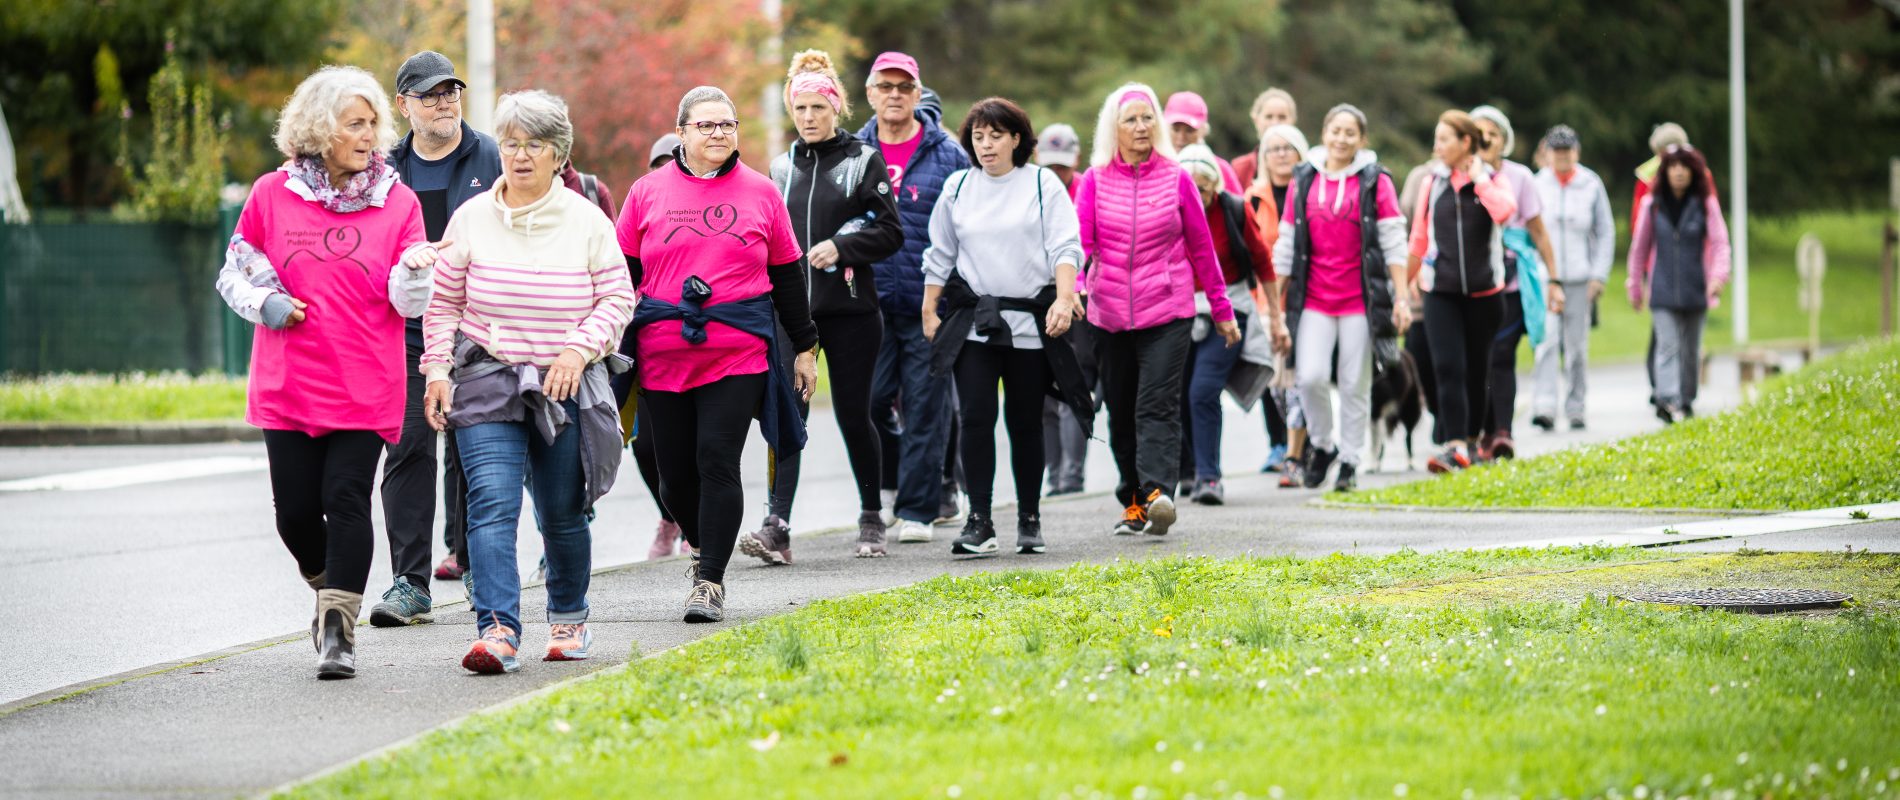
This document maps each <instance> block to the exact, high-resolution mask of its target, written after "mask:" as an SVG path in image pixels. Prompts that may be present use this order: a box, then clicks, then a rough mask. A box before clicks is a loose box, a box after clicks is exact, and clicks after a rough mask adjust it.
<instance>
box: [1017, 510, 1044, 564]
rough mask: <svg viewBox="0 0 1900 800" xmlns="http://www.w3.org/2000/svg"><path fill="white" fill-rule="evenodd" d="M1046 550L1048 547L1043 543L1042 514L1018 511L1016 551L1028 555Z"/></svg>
mask: <svg viewBox="0 0 1900 800" xmlns="http://www.w3.org/2000/svg"><path fill="white" fill-rule="evenodd" d="M1046 550H1047V547H1046V546H1044V545H1043V543H1042V515H1041V514H1022V513H1018V514H1017V515H1016V553H1017V554H1018V555H1025V556H1027V555H1034V554H1036V553H1042V552H1045V551H1046Z"/></svg>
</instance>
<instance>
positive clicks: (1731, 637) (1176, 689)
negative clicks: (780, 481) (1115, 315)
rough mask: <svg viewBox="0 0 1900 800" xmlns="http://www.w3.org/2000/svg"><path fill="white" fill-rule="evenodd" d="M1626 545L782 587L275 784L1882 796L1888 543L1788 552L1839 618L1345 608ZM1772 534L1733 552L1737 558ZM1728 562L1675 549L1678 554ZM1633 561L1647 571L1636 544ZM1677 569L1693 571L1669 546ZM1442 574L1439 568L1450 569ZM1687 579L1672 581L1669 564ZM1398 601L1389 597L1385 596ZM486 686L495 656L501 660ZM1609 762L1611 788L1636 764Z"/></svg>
mask: <svg viewBox="0 0 1900 800" xmlns="http://www.w3.org/2000/svg"><path fill="white" fill-rule="evenodd" d="M1654 558H1655V556H1654V554H1651V553H1645V552H1639V551H1632V550H1618V549H1609V548H1588V549H1579V550H1547V551H1516V552H1506V553H1447V554H1435V555H1429V556H1420V555H1416V554H1410V553H1407V554H1400V555H1395V556H1387V557H1367V556H1345V555H1337V556H1331V557H1327V558H1322V559H1317V560H1306V561H1300V560H1294V559H1290V558H1281V559H1233V560H1214V559H1171V560H1165V561H1151V562H1133V563H1128V562H1124V563H1117V564H1115V565H1112V566H1077V567H1072V568H1069V569H1065V570H1060V571H1051V572H1011V573H995V574H985V575H979V576H974V577H969V578H949V577H945V578H938V579H934V580H931V581H928V582H925V583H923V584H919V585H916V586H913V587H910V588H906V589H902V590H898V591H894V592H889V593H883V594H876V595H863V596H857V597H850V598H843V599H838V600H829V601H823V602H819V603H814V604H812V605H811V606H809V607H807V608H805V609H803V610H800V611H798V612H795V613H791V614H788V615H785V616H782V617H777V618H774V619H770V620H767V621H764V622H760V623H757V624H753V625H748V626H745V627H741V628H737V629H734V630H730V631H725V632H722V633H720V634H717V635H715V636H713V637H711V638H709V639H707V640H704V641H701V642H699V643H696V644H693V645H691V646H689V647H687V648H685V649H682V650H679V651H674V652H670V653H667V654H665V655H663V656H660V657H658V658H654V659H650V660H647V661H642V662H638V663H635V664H632V665H630V666H629V667H628V668H627V669H625V670H623V671H619V672H616V673H612V674H609V675H606V676H604V677H602V678H599V679H597V680H592V681H588V682H584V683H580V684H577V685H574V686H570V687H566V688H564V689H561V690H557V691H555V692H553V693H551V694H549V695H547V696H544V697H541V698H537V699H536V700H534V701H532V702H530V703H526V704H523V705H519V706H514V707H511V708H508V709H505V710H502V711H498V712H496V713H492V714H486V715H481V716H478V717H475V718H472V719H470V720H468V721H466V723H465V724H462V725H459V726H457V727H455V728H452V729H449V730H445V731H440V732H437V733H434V734H431V735H429V736H427V737H425V738H424V739H422V740H421V741H419V742H418V743H416V744H414V745H412V746H410V747H407V748H403V749H401V750H399V751H396V752H393V753H390V754H387V755H385V756H381V757H378V758H376V759H373V760H370V761H367V762H364V763H361V764H358V765H355V766H353V767H351V768H348V769H346V770H344V771H342V772H340V773H337V774H335V775H332V776H330V777H327V778H325V779H323V780H321V781H318V782H315V783H313V784H310V785H306V786H303V787H299V788H298V789H296V790H294V791H293V792H291V795H292V796H296V797H388V798H409V797H447V796H458V795H481V796H491V797H505V796H528V795H537V796H560V795H571V794H575V793H578V794H581V795H586V796H604V797H629V798H645V797H813V798H831V797H952V798H955V797H971V798H975V797H1012V798H1013V797H1045V798H1106V797H1115V798H1143V799H1144V800H1149V799H1151V798H1188V797H1206V798H1212V797H1222V798H1228V797H1236V798H1237V797H1243V796H1244V797H1251V798H1263V797H1280V796H1282V795H1284V796H1287V797H1392V796H1395V795H1397V796H1411V797H1433V798H1438V797H1459V796H1461V795H1462V796H1466V797H1473V796H1475V797H1505V796H1512V797H1518V796H1521V797H1557V796H1564V797H1574V796H1610V797H1619V796H1621V797H1645V796H1648V795H1651V794H1652V793H1653V794H1654V796H1658V797H1677V796H1680V795H1694V796H1698V797H1719V796H1725V795H1726V796H1730V797H1733V796H1737V795H1738V794H1739V795H1744V796H1749V797H1756V796H1768V795H1773V796H1775V797H1785V796H1834V797H1849V796H1888V795H1889V793H1890V791H1891V790H1892V789H1894V788H1896V787H1900V718H1897V717H1895V716H1894V715H1893V714H1892V709H1894V708H1896V707H1900V665H1897V664H1896V663H1895V661H1894V659H1893V657H1892V656H1893V653H1895V652H1897V651H1900V617H1897V616H1896V615H1895V614H1894V613H1892V612H1891V608H1892V607H1893V606H1892V603H1893V602H1894V601H1895V600H1896V594H1897V593H1900V581H1896V580H1895V578H1896V574H1897V570H1900V557H1895V556H1859V555H1857V556H1843V555H1835V554H1828V555H1821V556H1799V557H1791V558H1792V559H1795V560H1790V561H1788V562H1785V565H1786V566H1788V567H1790V568H1799V570H1801V573H1800V576H1801V579H1802V580H1803V581H1804V582H1806V584H1807V585H1815V586H1818V587H1829V586H1851V587H1853V588H1855V589H1857V590H1861V591H1862V597H1861V599H1862V601H1863V602H1864V603H1866V604H1867V605H1866V606H1863V607H1862V608H1859V609H1856V610H1850V611H1848V612H1846V613H1838V614H1828V615H1806V616H1780V617H1755V616H1746V615H1731V614H1726V613H1720V612H1688V613H1685V612H1681V611H1669V610H1661V609H1658V608H1652V607H1646V606H1637V605H1631V604H1622V603H1606V602H1601V601H1595V600H1591V601H1584V602H1562V601H1553V600H1544V599H1527V598H1514V599H1511V600H1509V601H1481V600H1477V599H1475V598H1476V597H1478V596H1477V595H1476V594H1475V593H1466V592H1460V591H1456V590H1455V589H1454V590H1450V591H1447V592H1446V594H1445V596H1444V597H1442V598H1434V599H1432V600H1431V601H1430V602H1410V603H1408V602H1398V601H1396V600H1392V599H1391V598H1386V600H1387V602H1373V601H1371V598H1375V597H1379V596H1381V595H1382V594H1384V593H1385V591H1384V590H1391V589H1400V588H1407V589H1411V590H1414V591H1424V590H1427V589H1428V588H1430V587H1432V586H1434V585H1442V584H1446V583H1447V582H1458V581H1470V580H1472V579H1474V578H1481V577H1484V576H1488V575H1496V574H1505V575H1518V576H1520V577H1517V578H1508V579H1496V580H1483V581H1479V583H1484V584H1488V585H1491V586H1492V587H1493V590H1495V589H1496V587H1499V586H1506V585H1510V584H1512V583H1515V582H1520V581H1528V582H1534V581H1536V580H1539V578H1537V577H1535V576H1537V575H1539V574H1542V573H1547V572H1551V571H1563V570H1577V569H1579V568H1584V569H1588V568H1593V567H1594V568H1597V569H1591V570H1589V572H1588V573H1576V572H1572V573H1568V574H1591V575H1594V576H1596V577H1595V579H1596V580H1597V581H1598V582H1600V583H1614V582H1615V581H1616V576H1617V574H1618V572H1619V569H1628V568H1631V567H1623V566H1620V565H1636V564H1641V563H1649V561H1652V560H1653V559H1654ZM1783 558H1787V557H1782V556H1758V557H1756V559H1755V560H1754V561H1753V562H1752V563H1751V564H1750V565H1749V566H1748V567H1745V568H1744V569H1746V570H1752V571H1753V572H1754V573H1755V574H1757V575H1760V576H1767V577H1766V578H1764V579H1769V578H1772V577H1773V576H1774V575H1775V574H1776V573H1777V572H1778V571H1779V570H1778V567H1779V566H1782V565H1784V562H1783V561H1781V559H1783ZM1724 560H1726V561H1728V562H1730V563H1734V562H1739V561H1741V560H1742V558H1741V557H1736V556H1717V557H1703V558H1700V559H1693V560H1688V561H1682V562H1678V564H1679V565H1694V566H1697V567H1702V565H1705V564H1719V563H1721V562H1722V561H1724ZM1641 568H1642V569H1645V570H1648V572H1647V573H1646V575H1645V577H1646V578H1648V579H1655V578H1656V576H1657V574H1658V572H1659V571H1666V570H1668V569H1670V567H1669V566H1667V565H1654V564H1650V565H1649V566H1646V567H1641ZM1676 568H1678V569H1682V570H1683V571H1684V572H1685V574H1690V575H1692V576H1694V577H1696V578H1697V579H1700V578H1701V576H1702V575H1705V574H1707V572H1708V571H1709V570H1710V569H1715V568H1716V567H1713V566H1710V567H1705V568H1699V569H1693V570H1692V569H1689V567H1688V566H1678V567H1676ZM1464 585H1470V584H1468V583H1467V584H1464ZM1697 585H1700V584H1697ZM1413 599H1414V600H1417V599H1418V598H1413ZM504 680H505V679H504ZM1638 787H1641V788H1638Z"/></svg>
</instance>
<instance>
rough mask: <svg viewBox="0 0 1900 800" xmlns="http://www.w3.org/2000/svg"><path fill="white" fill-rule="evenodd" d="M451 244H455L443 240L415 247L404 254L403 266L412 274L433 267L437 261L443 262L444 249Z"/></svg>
mask: <svg viewBox="0 0 1900 800" xmlns="http://www.w3.org/2000/svg"><path fill="white" fill-rule="evenodd" d="M451 244H454V242H451V241H449V240H447V239H443V240H442V241H439V242H436V243H435V244H418V245H414V246H412V247H410V248H409V249H408V250H407V251H405V252H403V254H402V265H403V267H404V268H406V269H408V270H409V271H410V272H415V271H417V270H424V269H428V268H430V267H433V266H435V263H436V262H437V261H441V260H442V253H441V250H442V248H445V247H448V246H449V245H451Z"/></svg>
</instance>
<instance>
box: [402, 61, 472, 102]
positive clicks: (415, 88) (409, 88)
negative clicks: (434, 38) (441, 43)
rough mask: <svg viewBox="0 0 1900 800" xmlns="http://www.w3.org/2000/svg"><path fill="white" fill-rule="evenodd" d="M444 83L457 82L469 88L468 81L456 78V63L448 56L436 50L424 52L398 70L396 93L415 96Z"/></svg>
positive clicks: (404, 63) (403, 63)
mask: <svg viewBox="0 0 1900 800" xmlns="http://www.w3.org/2000/svg"><path fill="white" fill-rule="evenodd" d="M443 81H455V82H456V83H457V84H458V85H461V86H467V85H468V81H465V80H462V79H461V78H457V77H455V62H453V61H450V60H449V57H448V56H445V55H442V54H441V53H438V52H436V51H434V50H424V51H422V52H420V53H417V54H415V55H413V56H410V57H409V60H408V61H404V62H402V68H401V69H398V70H396V93H397V94H415V93H417V92H426V91H428V90H429V89H431V88H434V87H435V86H437V85H439V84H441V83H442V82H443Z"/></svg>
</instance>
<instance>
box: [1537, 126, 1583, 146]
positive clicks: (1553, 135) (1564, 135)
mask: <svg viewBox="0 0 1900 800" xmlns="http://www.w3.org/2000/svg"><path fill="white" fill-rule="evenodd" d="M1544 146H1545V147H1548V148H1550V149H1552V150H1575V149H1577V132H1576V131H1574V130H1571V129H1570V126H1569V125H1558V126H1557V127H1555V128H1551V129H1550V132H1549V133H1546V134H1544Z"/></svg>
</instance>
